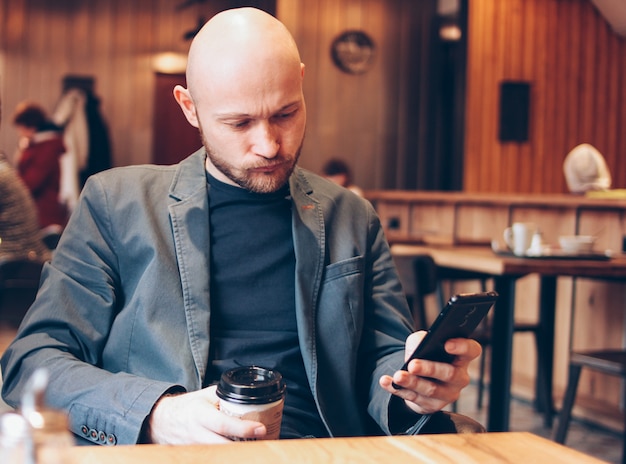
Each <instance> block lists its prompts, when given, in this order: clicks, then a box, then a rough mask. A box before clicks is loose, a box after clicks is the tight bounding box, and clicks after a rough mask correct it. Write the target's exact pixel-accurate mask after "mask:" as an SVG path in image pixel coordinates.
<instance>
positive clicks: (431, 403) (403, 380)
mask: <svg viewBox="0 0 626 464" xmlns="http://www.w3.org/2000/svg"><path fill="white" fill-rule="evenodd" d="M424 335H426V332H424V331H419V332H415V333H412V334H411V335H409V337H408V338H407V340H406V346H405V360H406V359H408V358H409V356H410V355H411V353H413V351H414V350H415V348H416V347H417V345H419V344H420V342H421V341H422V339H423V338H424ZM445 350H446V351H447V352H448V353H450V354H452V355H454V361H453V362H452V364H448V363H442V362H435V361H426V360H424V359H414V360H412V361H411V362H410V363H409V365H408V367H407V370H406V371H403V370H398V371H396V373H395V374H394V375H393V377H391V376H389V375H384V376H382V377H381V378H380V385H381V386H382V387H383V388H384V389H385V390H387V391H388V392H390V393H392V394H394V395H397V396H399V397H400V398H402V399H404V400H405V402H406V404H407V406H408V407H409V408H411V409H412V410H413V411H415V412H416V413H418V414H430V413H433V412H436V411H439V410H441V409H443V408H444V407H445V406H446V405H447V404H449V403H453V402H454V401H456V400H457V399H458V398H459V395H460V394H461V390H463V388H465V387H466V386H467V385H469V381H470V377H469V373H468V371H467V369H468V366H469V364H470V362H471V361H473V360H474V359H476V358H477V357H478V356H480V354H481V352H482V348H481V346H480V344H479V343H478V342H477V341H475V340H471V339H466V338H453V339H450V340H448V341H447V342H446V344H445ZM392 382H393V383H395V384H396V385H399V386H401V387H403V388H402V389H401V390H396V389H395V388H394V387H393V385H392Z"/></svg>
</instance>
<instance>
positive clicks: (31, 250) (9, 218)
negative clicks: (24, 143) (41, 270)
mask: <svg viewBox="0 0 626 464" xmlns="http://www.w3.org/2000/svg"><path fill="white" fill-rule="evenodd" d="M1 121H2V114H1V112H0V122H1ZM40 232H41V231H40V230H39V221H38V220H37V208H36V207H35V203H34V202H33V199H32V198H31V196H30V192H29V191H28V188H27V187H26V185H24V182H22V180H21V179H20V177H19V175H18V173H17V171H16V170H15V169H14V168H13V166H12V165H11V163H10V162H9V160H7V158H6V157H5V155H4V154H3V153H1V152H0V260H8V259H24V258H27V259H48V258H49V257H50V251H49V250H48V249H47V248H46V246H45V245H44V243H43V242H42V240H41V234H40Z"/></svg>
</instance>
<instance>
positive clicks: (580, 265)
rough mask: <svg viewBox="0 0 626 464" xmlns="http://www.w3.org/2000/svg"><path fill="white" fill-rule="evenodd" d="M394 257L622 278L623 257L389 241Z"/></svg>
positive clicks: (501, 270)
mask: <svg viewBox="0 0 626 464" xmlns="http://www.w3.org/2000/svg"><path fill="white" fill-rule="evenodd" d="M391 253H392V254H393V255H394V256H396V257H402V256H405V257H411V256H415V255H417V254H421V253H424V254H430V255H431V256H432V257H433V258H434V259H435V261H436V262H437V265H439V266H444V267H452V268H455V269H464V270H468V271H472V272H482V273H485V274H490V275H494V276H496V275H525V274H532V273H539V274H543V275H561V276H577V277H597V278H604V279H610V278H617V279H624V278H626V257H625V256H624V255H622V254H618V255H616V256H615V257H613V258H611V259H608V260H600V259H572V258H567V259H564V258H550V259H547V258H544V257H540V258H520V257H517V256H506V255H501V254H497V253H495V252H494V251H493V250H492V249H491V248H490V247H487V246H456V245H451V246H446V245H441V246H434V245H401V244H396V245H392V247H391Z"/></svg>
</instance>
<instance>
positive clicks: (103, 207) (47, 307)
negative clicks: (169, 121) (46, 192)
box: [1, 179, 182, 444]
mask: <svg viewBox="0 0 626 464" xmlns="http://www.w3.org/2000/svg"><path fill="white" fill-rule="evenodd" d="M109 201H110V200H109V199H108V197H107V192H106V191H105V189H104V188H103V187H102V186H101V185H100V183H99V182H98V181H97V180H93V179H91V180H90V181H89V182H87V184H86V186H85V189H84V192H83V196H82V199H81V201H80V202H79V205H78V207H77V209H76V211H75V212H74V215H73V216H72V218H71V220H70V223H69V224H68V226H67V228H66V230H65V232H64V234H63V237H62V239H61V243H60V244H59V247H58V248H57V250H56V252H55V255H54V257H53V259H52V262H50V263H47V264H46V265H45V266H44V270H43V273H42V283H41V287H40V290H39V294H38V297H37V299H36V301H35V303H34V304H33V306H32V307H31V309H30V310H29V312H28V313H27V315H26V316H25V318H24V320H23V322H22V325H21V326H20V328H19V330H18V334H17V337H16V339H15V340H14V341H13V343H12V344H11V345H10V347H9V348H8V350H7V351H6V352H5V354H4V356H3V357H2V360H1V365H2V372H3V376H4V383H3V387H2V396H3V398H4V399H5V401H6V402H7V403H8V404H9V405H11V406H13V407H17V406H18V405H19V403H20V400H21V397H22V395H23V392H24V387H25V384H26V383H27V381H28V380H29V378H30V377H31V375H32V373H33V372H34V371H35V370H36V369H37V368H39V367H45V368H46V369H47V370H48V371H49V374H50V375H49V379H50V380H49V384H48V390H47V402H48V404H49V405H50V406H51V407H54V408H58V409H61V410H64V411H66V412H67V413H68V415H69V422H70V429H71V431H72V432H73V433H74V434H76V435H78V436H80V437H83V438H86V439H88V440H90V441H91V442H93V443H100V444H114V443H118V444H134V443H137V441H138V439H139V436H140V431H141V427H142V424H143V422H144V420H145V418H146V417H147V416H148V415H149V414H150V411H151V409H152V407H153V405H154V404H155V402H156V401H157V400H158V398H159V397H160V396H161V395H162V394H164V393H165V392H166V391H168V390H171V389H173V388H178V387H177V386H176V385H172V384H171V383H168V382H162V381H154V380H150V379H148V378H143V377H141V376H137V375H132V374H128V373H125V372H121V371H119V372H109V371H107V370H104V369H102V368H101V366H102V354H103V349H104V347H105V345H106V343H107V341H108V337H109V334H110V331H111V327H112V324H113V323H114V320H115V317H116V311H117V310H118V309H119V306H120V304H121V303H120V300H121V299H122V298H123V292H121V291H120V282H119V280H120V279H119V269H118V259H117V257H116V253H115V249H114V247H115V245H114V240H113V237H112V235H111V220H112V219H111V214H110V211H111V208H112V205H111V204H110V203H109ZM180 388H182V387H180Z"/></svg>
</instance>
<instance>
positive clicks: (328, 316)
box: [319, 256, 364, 338]
mask: <svg viewBox="0 0 626 464" xmlns="http://www.w3.org/2000/svg"><path fill="white" fill-rule="evenodd" d="M363 272H364V259H363V257H362V256H356V257H353V258H350V259H346V260H344V261H339V262H337V263H333V264H331V265H329V266H327V267H326V272H325V274H324V280H323V282H322V289H321V294H320V306H319V312H320V316H321V317H322V320H323V321H324V322H325V323H327V324H330V327H335V330H337V329H339V328H340V327H343V328H345V330H346V331H347V335H348V336H349V337H350V338H353V337H356V336H357V335H358V334H359V333H360V331H361V327H362V322H363V321H362V319H363V304H364V302H363V282H364V277H363ZM337 324H341V325H337ZM356 338H358V337H356Z"/></svg>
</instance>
